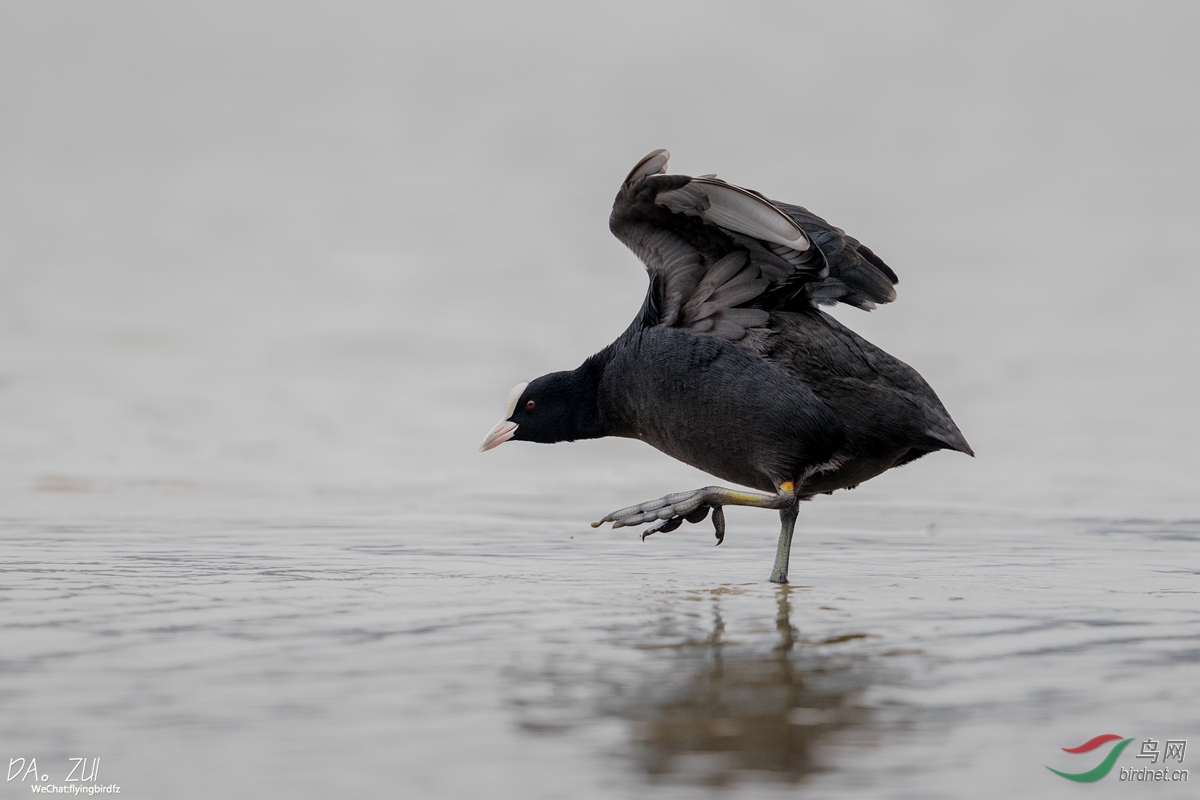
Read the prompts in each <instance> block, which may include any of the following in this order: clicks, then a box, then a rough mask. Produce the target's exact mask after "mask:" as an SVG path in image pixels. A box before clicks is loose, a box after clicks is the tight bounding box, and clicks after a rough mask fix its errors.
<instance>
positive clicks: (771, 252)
mask: <svg viewBox="0 0 1200 800" xmlns="http://www.w3.org/2000/svg"><path fill="white" fill-rule="evenodd" d="M668 159H670V153H668V152H667V151H666V150H655V151H653V152H651V153H649V154H648V155H646V156H645V157H644V158H643V159H642V160H641V161H639V162H638V163H637V164H636V165H635V166H634V168H633V169H632V170H631V171H630V172H629V175H628V177H627V178H626V179H625V182H624V183H623V184H622V186H621V189H620V191H619V192H618V193H617V198H616V200H615V201H614V203H613V212H612V216H611V217H610V219H609V226H610V227H611V228H612V231H613V233H614V234H615V235H616V236H617V238H618V239H620V240H621V241H622V242H624V243H625V244H626V246H628V247H629V248H630V249H631V250H632V251H633V252H634V253H635V254H637V256H638V258H640V259H641V260H642V262H643V263H644V264H645V265H646V269H647V271H648V272H649V273H650V278H651V281H650V289H649V291H648V292H647V295H646V301H645V303H644V304H643V306H642V311H641V313H640V315H639V316H638V318H637V319H635V320H634V323H633V324H634V326H640V327H646V326H652V325H666V326H671V327H682V328H687V329H690V330H692V331H693V332H696V333H704V334H707V335H712V336H718V337H720V338H725V339H731V340H734V341H736V340H740V339H741V338H743V337H744V336H745V334H746V331H747V330H749V329H751V328H756V327H762V326H765V325H766V324H767V323H768V321H769V319H770V312H771V311H772V310H775V309H781V310H788V309H793V310H794V309H799V308H801V307H811V306H812V305H813V304H815V303H836V302H843V303H850V304H852V305H857V306H859V307H860V308H870V307H872V306H873V304H874V303H886V302H890V301H891V300H892V299H894V298H895V290H893V289H892V285H893V284H894V283H896V276H895V273H894V272H892V271H891V269H890V268H888V266H887V265H886V264H884V263H883V261H882V260H880V259H879V257H878V256H876V255H875V254H874V253H873V252H871V251H870V250H869V249H868V248H866V247H864V246H862V245H860V244H859V242H858V241H857V240H855V239H853V238H851V237H850V236H847V235H846V234H845V232H844V231H842V230H840V229H838V228H834V227H833V226H831V225H829V223H827V222H825V221H824V220H823V219H821V218H820V217H817V216H815V215H814V214H812V213H810V212H809V211H807V210H806V209H804V208H802V207H800V206H793V205H789V204H786V203H776V202H773V201H771V200H768V199H767V198H765V197H763V196H762V195H760V194H758V193H757V192H752V191H750V190H748V189H743V188H741V187H740V186H734V185H733V184H730V183H726V182H725V181H722V180H720V179H719V178H717V177H716V176H715V175H705V176H702V177H699V178H691V177H688V176H686V175H668V174H666V166H667V161H668Z"/></svg>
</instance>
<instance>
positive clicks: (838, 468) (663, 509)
mask: <svg viewBox="0 0 1200 800" xmlns="http://www.w3.org/2000/svg"><path fill="white" fill-rule="evenodd" d="M669 159H670V153H668V152H667V151H666V150H662V149H660V150H654V151H653V152H651V153H649V154H647V155H646V156H645V157H644V158H642V159H641V161H639V162H637V164H636V165H634V167H633V169H632V170H631V171H630V172H629V175H628V176H627V177H626V178H625V180H624V182H623V183H622V184H621V187H620V189H619V190H618V192H617V196H616V199H615V200H614V202H613V209H612V214H611V216H610V217H609V228H610V230H611V231H612V233H613V234H614V235H615V236H616V237H617V239H619V240H620V241H621V242H623V243H624V244H625V245H626V246H627V247H628V248H629V249H630V250H632V251H633V252H634V254H636V255H637V257H638V258H639V259H641V261H642V262H643V264H644V265H645V267H646V271H647V273H648V275H649V286H648V288H647V291H646V297H645V300H644V301H643V303H642V306H641V309H640V310H639V311H638V312H637V315H636V316H635V317H634V319H633V321H632V322H631V323H630V325H629V327H628V328H626V329H625V331H624V333H622V334H621V335H620V336H619V337H617V339H616V340H615V341H614V342H612V344H610V345H608V346H607V347H605V348H604V349H602V350H600V351H599V352H597V353H596V354H595V355H592V356H590V357H589V358H587V359H586V360H584V362H583V363H582V364H581V365H580V366H579V367H577V368H576V369H573V370H567V371H562V372H553V373H550V374H548V375H543V376H541V377H539V378H536V379H534V380H531V381H528V382H525V383H520V384H518V385H517V386H515V387H513V389H512V391H511V392H510V393H509V395H508V399H507V402H506V406H505V409H504V418H503V419H502V420H501V421H500V422H499V423H497V424H496V425H495V426H494V427H493V428H492V429H491V430H490V431H489V432H488V434H487V437H486V439H485V440H484V442H483V444H482V446H481V447H480V451H481V452H483V451H486V450H491V449H492V448H494V447H497V446H498V445H500V444H502V443H504V442H507V441H509V440H516V441H528V442H539V443H554V442H563V441H575V440H580V439H595V438H600V437H604V436H617V437H625V438H632V439H639V440H641V441H643V442H646V443H648V444H650V445H651V446H653V447H655V448H657V449H658V450H660V451H662V452H663V453H666V454H667V455H669V456H672V457H674V458H676V459H678V460H679V461H682V462H684V463H685V464H689V465H691V466H693V467H696V468H697V469H700V470H701V471H703V472H706V473H708V474H710V475H713V476H715V477H717V478H718V479H720V480H722V481H728V482H731V483H734V484H739V485H740V486H743V487H749V488H750V489H755V490H758V491H747V490H745V489H740V488H726V487H723V486H705V487H703V488H700V489H695V490H692V491H683V492H677V493H673V494H668V495H666V496H664V497H660V498H658V499H656V500H651V501H648V502H644V503H639V504H637V505H633V506H629V507H627V508H622V509H620V510H618V511H614V512H612V513H610V514H607V515H605V516H604V517H603V518H602V519H601V520H600V521H598V522H595V523H592V526H593V527H598V526H600V525H603V524H604V523H608V522H611V523H612V527H613V528H614V529H615V528H621V527H625V526H633V525H642V524H645V523H654V524H653V525H651V526H650V527H648V528H646V529H645V530H644V531H643V532H642V540H643V541H644V540H645V539H646V537H647V536H649V535H651V534H653V533H656V532H660V531H662V532H667V531H672V530H675V529H676V528H678V527H679V526H680V525H681V524H682V523H683V522H684V521H687V522H690V523H697V522H700V521H702V520H704V519H705V518H706V517H707V516H708V514H709V512H711V513H712V521H713V526H714V528H715V535H716V539H717V544H721V542H723V541H724V539H725V516H724V511H723V509H724V507H725V506H750V507H755V508H767V509H775V510H778V511H779V517H780V533H779V541H778V545H777V547H776V551H775V563H774V565H773V568H772V571H771V575H770V578H769V580H770V581H771V582H772V583H777V584H786V583H787V582H788V566H789V561H790V555H791V545H792V537H793V534H794V532H795V525H796V519H797V516H798V511H799V503H800V501H803V500H810V499H812V498H813V497H815V496H816V495H819V494H832V493H833V492H834V491H836V490H839V489H852V488H854V487H856V486H857V485H859V484H860V483H862V482H863V481H866V480H869V479H871V478H874V477H876V476H878V475H880V474H882V473H884V472H886V471H887V470H889V469H892V468H894V467H899V466H902V465H905V464H908V463H910V462H912V461H914V460H916V459H918V458H921V457H922V456H924V455H927V454H929V453H933V452H936V451H938V450H951V451H957V452H960V453H965V454H966V455H969V456H972V457H973V456H974V455H975V453H974V451H973V450H972V449H971V447H970V445H969V444H967V440H966V439H965V438H964V437H963V435H962V433H961V432H960V431H959V429H958V426H957V425H955V423H954V420H952V419H951V417H950V414H949V413H948V412H947V411H946V408H945V406H943V405H942V402H941V400H939V399H938V396H937V394H936V393H934V391H933V389H932V388H931V387H930V386H929V384H928V383H926V381H925V380H924V379H923V378H922V377H921V376H920V374H918V373H917V371H916V370H915V369H913V368H912V367H910V366H908V365H907V364H905V363H904V362H902V361H900V360H899V359H897V358H895V357H893V356H891V355H889V354H888V353H886V352H884V351H883V350H882V349H880V348H879V347H876V346H875V345H873V344H871V343H870V342H868V341H867V340H865V339H864V338H862V337H861V336H859V335H858V334H856V333H854V332H853V331H851V330H850V329H849V328H847V327H846V326H844V325H842V324H841V323H840V322H838V321H837V320H836V319H835V318H834V317H832V316H830V315H829V314H827V313H826V312H824V311H822V310H821V306H829V305H834V304H837V303H845V304H847V305H850V306H855V307H857V308H860V309H864V310H867V311H870V310H872V309H873V308H875V306H876V304H883V303H890V302H891V301H892V300H894V299H895V297H896V290H895V285H896V284H897V283H898V280H899V279H898V278H897V276H896V273H895V272H893V271H892V269H891V267H889V266H888V265H887V264H885V263H884V262H883V260H882V259H881V258H880V257H879V256H877V255H875V253H874V252H872V250H871V249H870V248H868V247H867V246H866V245H864V244H862V243H860V242H859V241H858V240H857V239H855V238H853V237H851V236H850V235H848V234H847V233H846V232H845V231H843V230H842V229H840V228H837V227H834V226H833V225H831V224H829V223H828V222H826V221H825V220H823V219H821V218H820V217H818V216H816V215H815V214H813V213H812V212H810V211H808V210H807V209H805V208H803V207H801V206H797V205H791V204H789V203H782V202H777V201H773V200H770V199H768V198H767V197H765V196H764V195H762V194H760V193H759V192H756V191H752V190H750V189H745V188H742V187H740V186H735V185H734V184H732V183H727V182H726V181H724V180H721V179H720V178H718V177H717V176H716V175H701V176H699V177H690V176H687V175H672V174H668V173H667V171H666V167H667V162H668V160H669Z"/></svg>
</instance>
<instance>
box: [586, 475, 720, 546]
mask: <svg viewBox="0 0 1200 800" xmlns="http://www.w3.org/2000/svg"><path fill="white" fill-rule="evenodd" d="M713 488H714V487H705V488H703V489H696V490H695V491H691V492H677V493H675V494H669V495H666V496H665V497H660V498H658V499H657V500H650V501H648V502H645V503H639V504H637V505H636V506H629V507H628V508H622V509H620V510H619V511H614V512H612V513H611V514H607V515H605V517H604V518H603V519H601V520H600V521H599V522H593V523H592V527H593V528H598V527H600V526H601V525H603V524H604V523H606V522H611V523H612V524H613V528H614V529H615V528H624V527H626V526H629V525H641V524H643V523H646V522H653V521H654V520H659V522H657V523H656V524H654V525H651V526H650V527H649V528H647V529H646V530H644V531H642V541H645V539H646V537H647V536H650V535H651V534H654V533H658V532H659V531H662V532H664V533H669V532H670V531H673V530H675V529H676V528H678V527H679V526H680V525H682V524H683V523H684V521H685V520H686V521H687V522H702V521H703V520H704V518H705V517H707V516H708V512H709V509H712V513H713V526H714V528H715V529H716V537H717V544H720V543H721V542H723V541H724V540H725V512H724V510H722V508H721V503H720V502H718V501H717V499H716V498H715V497H713V491H712V490H713Z"/></svg>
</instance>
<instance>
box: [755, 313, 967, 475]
mask: <svg viewBox="0 0 1200 800" xmlns="http://www.w3.org/2000/svg"><path fill="white" fill-rule="evenodd" d="M741 344H742V345H743V346H747V347H750V348H751V349H753V350H754V351H755V352H756V353H758V355H759V356H760V357H761V358H763V359H764V360H766V361H768V362H769V363H771V364H772V365H774V366H775V367H777V368H778V369H780V370H782V371H784V372H786V373H788V374H789V375H790V376H791V377H793V378H794V379H795V380H797V381H800V382H803V383H804V384H805V385H806V386H807V387H808V388H810V389H811V390H812V391H813V393H814V394H816V395H817V397H819V398H820V399H821V400H822V401H823V402H824V403H825V405H826V406H827V407H828V408H829V409H830V410H831V411H832V412H833V414H834V415H835V416H836V417H837V418H838V421H839V422H840V423H841V425H842V427H843V430H844V432H845V443H844V446H843V448H842V449H841V450H840V451H839V453H838V454H837V455H836V459H837V461H838V462H839V469H836V470H830V471H828V472H827V473H826V474H824V475H823V476H814V478H813V479H812V480H811V481H810V482H809V485H808V486H806V487H805V488H806V490H809V489H811V490H812V491H814V492H817V491H832V490H833V489H838V488H845V487H846V486H851V485H855V484H858V483H860V482H861V481H863V480H867V479H868V478H871V477H874V476H875V475H878V474H879V473H881V472H883V471H884V470H887V469H890V468H891V467H893V466H899V465H900V464H903V463H907V462H908V461H911V460H913V459H915V458H918V457H920V456H922V455H924V454H926V453H930V452H933V451H935V450H944V449H948V450H957V451H959V452H963V453H967V454H971V455H973V453H972V451H971V448H970V445H968V444H967V442H966V440H965V439H964V438H963V435H962V433H961V432H960V431H959V430H958V426H957V425H955V424H954V420H953V419H951V418H950V414H949V413H948V412H947V411H946V408H945V406H943V405H942V402H941V400H940V399H939V398H938V396H937V394H936V393H935V392H934V391H933V389H932V388H931V387H930V386H929V384H928V383H927V382H926V381H925V379H924V378H922V377H921V375H920V374H919V373H918V372H917V371H916V370H915V369H913V368H912V367H910V366H909V365H908V364H905V363H904V362H903V361H901V360H900V359H898V358H896V357H895V356H892V355H891V354H889V353H887V352H885V351H884V350H882V349H881V348H879V347H877V346H875V345H873V344H871V343H870V342H868V341H867V340H866V339H864V338H863V337H861V336H859V335H858V334H857V333H855V332H854V331H852V330H850V329H849V328H846V327H845V326H844V325H842V324H841V323H839V322H838V321H837V320H835V319H834V318H833V317H831V316H829V315H828V314H825V313H824V312H821V311H819V310H816V309H813V310H811V311H805V312H799V313H792V312H776V313H774V314H772V316H771V323H770V325H769V327H768V329H767V330H765V331H762V332H757V333H753V334H752V335H751V336H749V337H747V339H746V340H743V342H742V343H741Z"/></svg>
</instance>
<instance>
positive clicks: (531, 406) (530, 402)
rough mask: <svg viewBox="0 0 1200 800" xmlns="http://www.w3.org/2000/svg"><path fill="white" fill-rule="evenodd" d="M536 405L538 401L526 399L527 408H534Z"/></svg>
mask: <svg viewBox="0 0 1200 800" xmlns="http://www.w3.org/2000/svg"><path fill="white" fill-rule="evenodd" d="M536 405H537V403H535V402H533V401H532V400H527V401H525V407H526V408H533V407H534V406H536Z"/></svg>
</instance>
